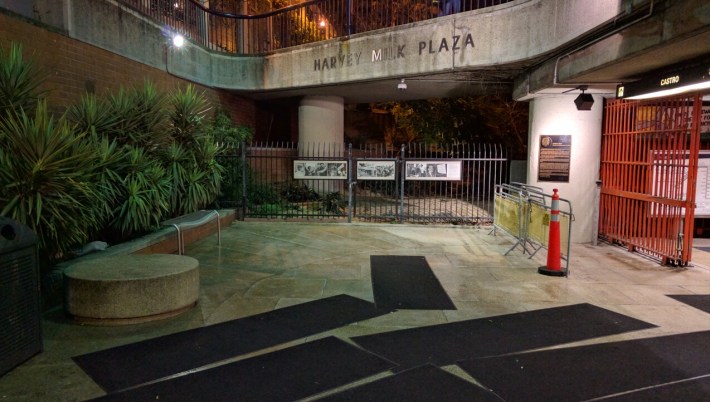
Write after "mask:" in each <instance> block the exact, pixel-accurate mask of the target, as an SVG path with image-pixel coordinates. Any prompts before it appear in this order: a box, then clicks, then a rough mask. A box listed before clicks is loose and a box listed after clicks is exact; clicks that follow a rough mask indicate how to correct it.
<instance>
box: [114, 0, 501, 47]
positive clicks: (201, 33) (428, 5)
mask: <svg viewBox="0 0 710 402" xmlns="http://www.w3.org/2000/svg"><path fill="white" fill-rule="evenodd" d="M510 1H513V0H309V1H305V2H303V3H300V4H295V5H292V6H288V7H285V8H281V9H278V10H274V11H271V12H268V13H263V14H258V15H239V14H237V13H232V12H224V11H218V10H214V9H209V8H206V7H204V6H202V5H201V4H200V3H199V2H197V1H195V0H119V2H120V3H123V4H125V5H127V6H129V7H131V8H132V9H134V10H136V11H138V12H140V13H142V14H144V15H147V16H149V17H150V18H152V19H153V20H155V21H157V22H159V23H161V24H163V25H165V26H166V27H167V28H168V29H170V30H172V31H174V32H176V33H180V34H182V35H184V36H186V37H188V38H190V39H191V40H192V41H193V42H195V43H197V44H200V45H202V46H204V47H205V48H207V49H211V50H216V51H220V52H226V53H235V54H260V53H265V52H270V51H273V50H278V49H283V48H287V47H291V46H297V45H302V44H305V43H311V42H318V41H323V40H327V39H332V38H338V37H344V36H348V35H352V34H355V33H358V32H367V31H372V30H376V29H381V28H391V27H395V26H398V25H403V24H408V23H411V22H416V21H424V20H427V19H431V18H436V17H439V16H443V15H449V14H454V13H459V12H464V11H470V10H476V9H480V8H485V7H491V6H495V5H499V4H503V3H508V2H510ZM235 3H236V2H235Z"/></svg>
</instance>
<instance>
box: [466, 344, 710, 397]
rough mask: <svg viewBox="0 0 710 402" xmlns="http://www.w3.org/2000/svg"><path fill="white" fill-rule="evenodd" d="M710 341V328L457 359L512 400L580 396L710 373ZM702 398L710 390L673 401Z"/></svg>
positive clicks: (473, 375) (476, 375)
mask: <svg viewBox="0 0 710 402" xmlns="http://www.w3.org/2000/svg"><path fill="white" fill-rule="evenodd" d="M708 345H710V331H704V332H696V333H690V334H681V335H671V336H663V337H657V338H649V339H640V340H631V341H622V342H613V343H602V344H595V345H587V346H580V347H573V348H564V349H552V350H547V351H540V352H533V353H521V354H515V355H508V356H499V357H490V358H483V359H472V360H465V361H461V362H458V363H457V364H458V365H459V366H460V367H461V368H462V369H464V370H465V371H466V372H467V373H469V374H470V375H471V376H472V377H473V378H475V379H476V380H478V381H479V382H480V383H482V384H483V385H484V386H485V387H487V388H490V389H492V390H493V392H495V393H496V394H498V395H500V396H501V397H502V398H503V399H505V400H506V401H531V400H538V401H564V400H566V401H580V400H587V399H592V398H601V397H604V396H609V395H615V394H618V393H621V392H626V391H632V390H640V389H641V388H645V387H651V386H655V385H660V384H666V383H669V382H673V381H679V380H684V379H690V378H694V377H698V376H701V375H706V374H710V359H708V358H707V348H708ZM668 391H669V392H671V391H670V389H669V390H668ZM677 391H678V392H679V393H680V392H681V391H680V390H677ZM690 391H692V390H689V389H686V392H690ZM629 398H631V396H629ZM632 399H633V400H638V401H645V400H646V399H645V398H638V399H636V398H632ZM701 399H705V400H708V399H710V395H707V394H704V393H703V394H699V395H698V394H696V395H694V397H693V398H689V399H669V400H701Z"/></svg>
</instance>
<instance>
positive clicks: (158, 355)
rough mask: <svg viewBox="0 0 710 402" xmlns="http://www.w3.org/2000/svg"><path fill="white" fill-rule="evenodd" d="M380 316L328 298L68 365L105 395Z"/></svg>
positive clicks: (358, 304) (369, 307)
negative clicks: (89, 377)
mask: <svg viewBox="0 0 710 402" xmlns="http://www.w3.org/2000/svg"><path fill="white" fill-rule="evenodd" d="M386 313H387V311H382V310H378V309H376V308H375V306H374V304H372V303H370V302H367V301H364V300H361V299H358V298H355V297H351V296H346V295H340V296H333V297H328V298H325V299H320V300H316V301H312V302H308V303H303V304H299V305H295V306H290V307H285V308H281V309H277V310H273V311H270V312H267V313H263V314H258V315H254V316H251V317H246V318H241V319H238V320H232V321H228V322H224V323H220V324H215V325H210V326H207V327H202V328H196V329H192V330H189V331H185V332H179V333H176V334H171V335H166V336H161V337H159V338H153V339H148V340H146V341H142V342H137V343H132V344H129V345H124V346H118V347H115V348H111V349H106V350H102V351H99V352H95V353H89V354H85V355H81V356H76V357H74V361H75V362H76V363H77V364H78V365H79V366H80V367H81V368H82V369H83V370H84V371H85V372H86V373H87V374H89V376H91V378H93V379H94V381H96V383H97V384H99V385H100V386H101V387H102V388H103V389H105V390H106V391H109V392H111V391H117V390H120V389H124V388H127V387H131V386H135V385H139V384H143V383H145V382H149V381H153V380H157V379H159V378H163V377H166V376H169V375H173V374H177V373H181V372H183V371H187V370H190V369H194V368H198V367H201V366H204V365H207V364H210V363H214V362H218V361H220V360H224V359H228V358H232V357H236V356H239V355H242V354H245V353H249V352H254V351H257V350H260V349H263V348H267V347H270V346H274V345H278V344H281V343H284V342H287V341H291V340H294V339H299V338H302V337H305V336H308V335H313V334H317V333H320V332H324V331H327V330H330V329H333V328H338V327H341V326H343V325H347V324H350V323H353V322H356V321H361V320H366V319H368V318H372V317H376V316H378V315H381V314H386Z"/></svg>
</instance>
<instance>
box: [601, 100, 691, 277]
mask: <svg viewBox="0 0 710 402" xmlns="http://www.w3.org/2000/svg"><path fill="white" fill-rule="evenodd" d="M701 111H702V97H701V96H700V95H697V96H690V97H678V98H672V99H668V98H666V99H663V100H653V101H650V100H647V101H629V100H612V101H609V102H608V103H607V105H606V108H605V113H606V116H605V122H604V130H603V133H602V154H601V172H600V178H601V181H602V186H601V194H600V200H599V201H600V205H599V237H600V238H601V239H605V240H608V241H610V242H613V243H617V244H621V245H624V246H626V247H628V249H629V250H630V251H637V252H640V253H643V254H647V255H650V256H652V257H654V258H658V259H660V260H661V262H662V263H663V264H678V265H687V263H688V262H689V261H690V258H691V250H692V241H693V219H694V215H695V189H696V180H697V174H698V149H699V145H700V123H699V122H700V113H701Z"/></svg>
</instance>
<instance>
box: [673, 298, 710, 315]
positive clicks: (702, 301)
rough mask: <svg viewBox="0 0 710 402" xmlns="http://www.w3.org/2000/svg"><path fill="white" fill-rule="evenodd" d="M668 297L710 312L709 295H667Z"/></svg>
mask: <svg viewBox="0 0 710 402" xmlns="http://www.w3.org/2000/svg"><path fill="white" fill-rule="evenodd" d="M668 297H671V298H673V299H676V300H678V301H679V302H681V303H685V304H687V305H689V306H692V307H695V308H697V309H698V310H702V311H704V312H706V313H710V295H668Z"/></svg>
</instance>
